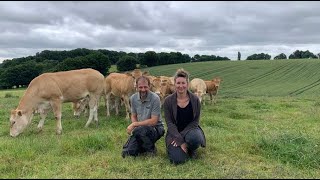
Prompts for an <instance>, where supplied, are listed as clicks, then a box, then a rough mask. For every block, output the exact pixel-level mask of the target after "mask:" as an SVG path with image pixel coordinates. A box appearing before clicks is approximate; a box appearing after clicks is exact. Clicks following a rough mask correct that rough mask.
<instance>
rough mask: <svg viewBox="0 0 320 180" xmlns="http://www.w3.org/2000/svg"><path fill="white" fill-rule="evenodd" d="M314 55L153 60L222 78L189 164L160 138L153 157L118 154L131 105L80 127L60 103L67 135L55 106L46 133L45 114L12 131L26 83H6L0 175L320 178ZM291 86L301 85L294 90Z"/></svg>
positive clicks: (163, 71) (158, 70) (164, 70)
mask: <svg viewBox="0 0 320 180" xmlns="http://www.w3.org/2000/svg"><path fill="white" fill-rule="evenodd" d="M319 63H320V61H318V60H287V61H286V60H283V61H246V62H242V61H236V62H203V63H192V64H191V63H186V64H178V65H177V64H175V65H168V66H167V65H166V66H158V67H153V68H148V69H144V70H148V71H149V72H150V73H151V74H153V75H173V74H174V72H175V70H176V69H177V68H180V67H183V68H184V69H186V70H188V71H189V72H190V73H191V75H192V77H191V78H194V77H200V78H203V79H211V78H212V77H215V76H220V77H222V78H223V82H222V83H221V87H220V88H221V89H220V90H219V94H218V99H217V103H216V104H215V105H210V104H208V103H207V104H206V105H205V106H203V107H202V111H201V119H200V124H201V126H202V128H203V130H204V132H205V135H206V140H207V147H206V148H200V149H199V150H198V151H199V152H198V155H199V157H198V158H197V159H193V160H190V161H187V162H186V163H185V164H183V165H179V166H175V165H172V164H170V162H169V160H168V157H167V154H166V149H165V143H164V138H161V139H160V140H159V141H158V142H157V143H156V146H157V149H158V153H157V156H156V157H146V156H142V157H136V158H133V157H127V158H125V159H123V158H122V157H121V149H122V146H123V144H124V143H125V142H126V140H127V135H126V127H127V126H128V125H129V122H128V120H125V119H124V118H125V111H124V108H123V107H122V109H121V111H120V116H115V115H114V112H112V114H111V117H110V118H107V117H106V116H105V108H104V105H103V104H104V103H101V105H100V109H99V125H98V126H97V127H96V126H95V125H94V124H91V125H90V126H89V128H87V129H86V128H84V125H85V123H86V121H87V117H85V116H81V117H80V119H75V118H74V117H73V115H72V110H71V104H70V103H66V104H64V105H63V112H62V128H63V133H62V135H56V134H55V121H54V118H53V115H52V113H50V114H49V116H48V117H47V119H46V122H45V125H44V129H43V131H42V132H37V130H36V127H37V123H38V122H39V120H40V117H39V115H37V116H35V117H34V118H33V121H32V124H31V125H30V127H28V129H27V130H26V131H25V132H24V133H23V134H21V135H20V136H18V137H17V138H11V137H10V136H9V117H10V110H11V109H14V108H16V106H17V105H18V103H19V100H20V98H21V97H22V95H23V93H24V91H25V89H15V90H2V91H0V178H130V179H133V178H143V179H147V178H150V179H158V178H177V179H178V178H179V179H185V178H191V179H193V178H228V179H229V178H230V179H231V178H232V179H233V178H259V179H260V178H268V179H269V178H270V179H271V178H290V179H291V178H318V177H320V147H319V146H320V144H319V142H320V138H319V128H320V118H319V117H320V100H318V95H317V92H319V91H318V90H319V87H318V85H317V80H318V79H320V75H319V74H318V69H319V67H318V66H319ZM292 92H295V93H292Z"/></svg>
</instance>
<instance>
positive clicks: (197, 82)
mask: <svg viewBox="0 0 320 180" xmlns="http://www.w3.org/2000/svg"><path fill="white" fill-rule="evenodd" d="M189 88H190V91H191V92H193V93H194V94H195V95H196V96H198V98H199V100H200V103H201V102H203V105H205V101H202V96H204V95H205V94H206V91H207V86H206V83H205V82H204V81H203V80H202V79H200V78H194V79H192V80H191V82H190V85H189Z"/></svg>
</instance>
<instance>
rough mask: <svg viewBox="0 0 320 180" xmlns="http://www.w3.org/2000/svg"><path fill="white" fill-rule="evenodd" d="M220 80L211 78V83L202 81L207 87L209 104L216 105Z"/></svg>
mask: <svg viewBox="0 0 320 180" xmlns="http://www.w3.org/2000/svg"><path fill="white" fill-rule="evenodd" d="M221 81H222V79H221V78H220V77H216V78H213V79H212V80H211V81H204V82H205V83H206V85H207V91H206V92H207V94H209V96H210V103H211V104H212V102H213V103H216V100H217V94H218V90H219V86H220V82H221Z"/></svg>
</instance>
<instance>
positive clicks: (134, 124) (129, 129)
mask: <svg viewBox="0 0 320 180" xmlns="http://www.w3.org/2000/svg"><path fill="white" fill-rule="evenodd" d="M135 127H137V126H136V122H133V123H131V124H130V125H129V126H128V127H127V133H128V134H129V135H131V134H132V131H133V129H134V128H135Z"/></svg>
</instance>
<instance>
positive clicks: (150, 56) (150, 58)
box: [141, 51, 159, 67]
mask: <svg viewBox="0 0 320 180" xmlns="http://www.w3.org/2000/svg"><path fill="white" fill-rule="evenodd" d="M158 61H159V57H158V54H157V53H156V52H154V51H147V52H146V53H145V54H144V57H143V62H141V64H142V65H147V66H148V67H152V66H157V65H158Z"/></svg>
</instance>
